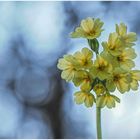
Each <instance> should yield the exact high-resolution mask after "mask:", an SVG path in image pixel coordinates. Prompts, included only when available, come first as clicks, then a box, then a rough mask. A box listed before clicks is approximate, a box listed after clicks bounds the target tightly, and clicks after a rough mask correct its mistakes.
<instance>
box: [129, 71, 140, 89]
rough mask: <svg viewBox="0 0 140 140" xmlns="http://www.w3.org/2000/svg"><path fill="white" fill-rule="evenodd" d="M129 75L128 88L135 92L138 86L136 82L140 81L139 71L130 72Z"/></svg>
mask: <svg viewBox="0 0 140 140" xmlns="http://www.w3.org/2000/svg"><path fill="white" fill-rule="evenodd" d="M130 75H131V78H132V79H131V80H132V81H131V83H130V88H131V89H132V90H137V89H138V86H139V83H138V81H140V70H132V71H131V72H130Z"/></svg>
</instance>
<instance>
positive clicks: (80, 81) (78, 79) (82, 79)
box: [73, 70, 93, 91]
mask: <svg viewBox="0 0 140 140" xmlns="http://www.w3.org/2000/svg"><path fill="white" fill-rule="evenodd" d="M73 83H74V85H75V86H80V88H81V90H82V91H90V90H91V88H92V83H93V78H92V76H91V75H90V73H89V72H87V71H83V70H81V71H77V72H76V74H75V77H74V79H73Z"/></svg>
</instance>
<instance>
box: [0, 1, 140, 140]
mask: <svg viewBox="0 0 140 140" xmlns="http://www.w3.org/2000/svg"><path fill="white" fill-rule="evenodd" d="M139 15H140V2H105V1H104V2H102V1H100V2H74V1H70V2H69V1H67V2H66V1H65V2H0V138H20V139H21V138H96V125H95V124H96V118H95V107H93V108H90V109H87V108H86V107H85V106H84V105H81V106H79V105H75V103H74V102H73V93H74V92H75V91H76V90H77V89H76V88H74V86H73V85H72V84H68V83H66V82H65V81H64V80H62V79H61V77H60V71H59V70H58V69H57V67H56V64H57V60H58V59H59V58H60V57H62V56H63V55H64V54H65V53H73V52H74V51H76V50H79V49H81V48H82V47H86V46H87V42H86V41H85V40H84V39H70V38H69V33H70V32H71V31H73V29H74V28H75V26H76V25H78V24H79V22H80V21H81V19H83V18H86V17H89V16H91V17H95V18H101V20H103V21H104V22H105V24H104V29H105V31H104V32H103V33H102V36H101V37H100V41H104V40H106V39H107V38H108V35H109V32H113V31H114V30H115V23H120V22H124V23H126V24H127V25H128V27H129V30H131V31H134V32H136V33H137V34H138V41H137V45H136V47H135V49H136V52H137V55H138V57H137V58H136V59H135V62H136V68H137V69H140V63H139V62H140V45H139V44H140V18H139ZM139 89H140V88H139ZM116 94H117V95H118V96H119V97H120V99H121V103H120V104H117V106H116V108H115V109H112V110H109V109H107V108H105V109H103V111H102V129H103V138H140V133H139V132H140V90H138V91H136V92H132V91H131V92H129V93H126V94H124V95H121V94H118V93H117V91H116Z"/></svg>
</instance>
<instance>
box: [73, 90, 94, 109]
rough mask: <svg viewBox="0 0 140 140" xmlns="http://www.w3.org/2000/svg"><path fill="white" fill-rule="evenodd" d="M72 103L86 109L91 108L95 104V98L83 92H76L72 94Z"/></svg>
mask: <svg viewBox="0 0 140 140" xmlns="http://www.w3.org/2000/svg"><path fill="white" fill-rule="evenodd" d="M74 96H75V98H74V101H75V102H76V104H83V103H84V104H85V106H86V107H92V106H93V104H94V103H95V97H94V95H93V94H91V93H89V92H85V91H78V92H76V93H75V94H74Z"/></svg>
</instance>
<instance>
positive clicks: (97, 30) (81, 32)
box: [71, 17, 104, 39]
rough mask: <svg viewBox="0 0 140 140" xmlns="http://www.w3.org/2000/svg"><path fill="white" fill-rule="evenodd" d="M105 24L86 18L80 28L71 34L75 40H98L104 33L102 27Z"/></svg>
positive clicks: (98, 20)
mask: <svg viewBox="0 0 140 140" xmlns="http://www.w3.org/2000/svg"><path fill="white" fill-rule="evenodd" d="M103 24H104V23H103V22H102V21H100V19H93V18H90V17H88V18H86V19H83V20H82V21H81V24H80V26H79V27H77V28H76V29H75V31H74V32H72V33H71V37H73V38H80V37H82V38H87V39H94V38H98V37H99V36H100V35H101V32H102V31H103V29H101V28H102V26H103Z"/></svg>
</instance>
